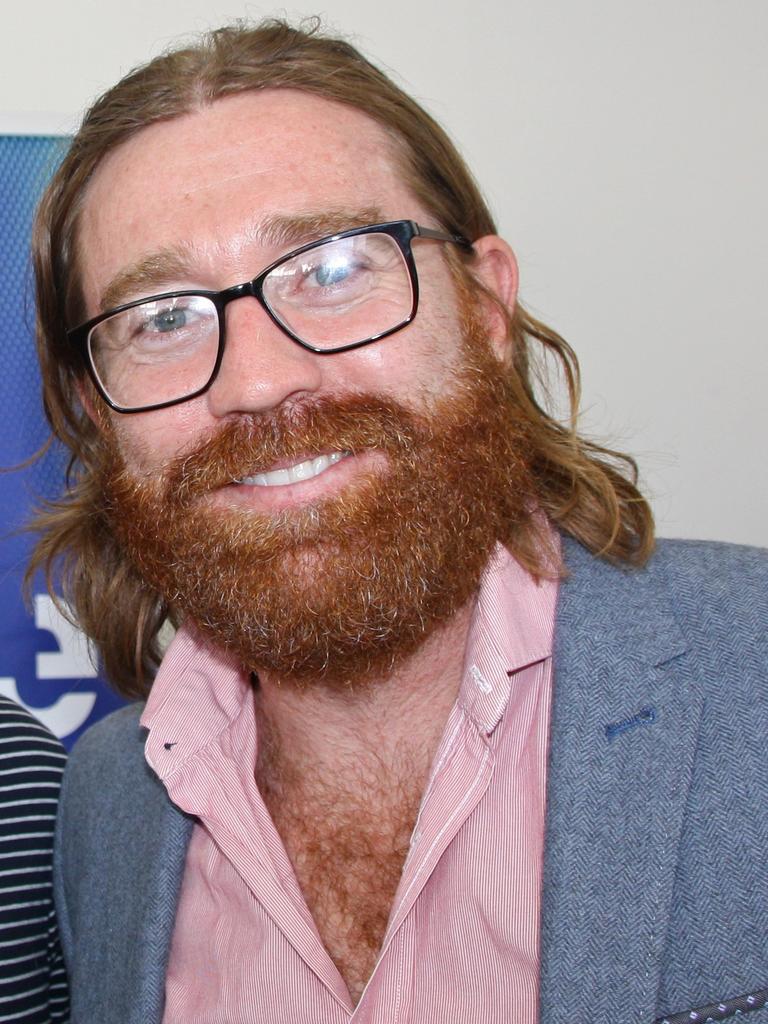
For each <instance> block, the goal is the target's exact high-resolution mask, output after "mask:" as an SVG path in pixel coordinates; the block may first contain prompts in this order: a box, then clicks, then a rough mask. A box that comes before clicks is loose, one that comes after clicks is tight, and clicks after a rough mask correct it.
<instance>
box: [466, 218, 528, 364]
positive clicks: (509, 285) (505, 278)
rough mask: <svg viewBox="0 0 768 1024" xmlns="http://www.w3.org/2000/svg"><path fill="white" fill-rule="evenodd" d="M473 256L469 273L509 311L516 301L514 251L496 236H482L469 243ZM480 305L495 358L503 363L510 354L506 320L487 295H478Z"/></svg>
mask: <svg viewBox="0 0 768 1024" xmlns="http://www.w3.org/2000/svg"><path fill="white" fill-rule="evenodd" d="M472 248H473V250H474V253H475V258H474V260H473V261H472V263H471V264H470V269H471V271H472V274H473V275H474V276H475V277H476V278H477V279H478V280H479V281H480V282H481V283H482V284H483V285H484V286H485V287H486V288H487V289H488V291H489V292H491V294H492V295H494V296H495V297H496V299H497V300H498V302H499V304H500V305H501V306H502V307H504V308H505V309H506V310H507V311H508V313H510V314H511V313H512V311H513V310H514V308H515V303H516V302H517V285H518V270H517V260H516V259H515V254H514V253H513V252H512V249H511V248H510V246H509V245H508V244H507V243H506V242H505V241H504V239H503V238H499V236H498V235H484V236H483V237H482V238H478V239H477V241H476V242H473V243H472ZM478 305H479V308H478V312H479V313H480V315H481V317H482V319H483V322H484V324H485V328H486V332H487V336H488V340H489V341H490V343H491V345H492V346H493V349H494V351H495V352H496V355H497V357H498V359H499V360H500V361H501V362H503V363H506V362H508V361H509V360H510V359H511V357H512V340H511V338H510V337H509V329H508V324H507V320H506V318H505V317H504V315H503V313H502V311H501V309H499V307H498V306H497V305H496V303H495V302H492V301H491V300H490V299H489V298H488V297H486V296H483V295H480V296H479V304H478Z"/></svg>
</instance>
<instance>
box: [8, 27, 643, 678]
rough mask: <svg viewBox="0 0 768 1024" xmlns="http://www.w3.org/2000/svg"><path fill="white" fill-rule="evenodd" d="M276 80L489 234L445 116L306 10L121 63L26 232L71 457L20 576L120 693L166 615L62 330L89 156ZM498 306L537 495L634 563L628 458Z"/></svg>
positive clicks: (435, 202)
mask: <svg viewBox="0 0 768 1024" xmlns="http://www.w3.org/2000/svg"><path fill="white" fill-rule="evenodd" d="M274 88H291V89H300V90H303V91H305V92H309V93H313V94H314V95H316V96H320V97H323V98H325V99H329V100H334V101H336V102H338V103H344V104H346V105H348V106H351V107H354V108H356V109H358V110H360V111H362V112H363V113H365V114H366V115H367V116H368V117H370V118H372V119H373V120H374V121H376V122H377V123H378V124H379V125H380V126H381V127H382V128H383V129H384V130H385V131H386V132H387V134H388V135H389V136H390V138H391V139H392V141H393V143H394V147H395V152H396V157H397V160H398V161H399V164H400V167H399V169H400V171H401V173H402V175H403V179H404V181H405V183H406V184H407V185H408V187H409V188H410V189H411V191H412V192H413V194H414V195H415V197H416V198H417V199H418V200H419V201H420V203H421V204H422V205H423V206H424V207H425V208H426V209H427V210H428V211H429V212H430V213H431V214H432V215H433V217H434V218H435V221H436V222H437V223H438V224H440V225H442V227H443V228H444V229H445V230H446V231H449V232H451V233H454V234H458V235H463V236H464V237H465V238H469V239H475V238H480V237H482V236H483V235H487V234H493V233H495V232H496V228H495V225H494V222H493V218H492V217H491V214H490V212H489V210H488V207H487V205H486V203H485V201H484V200H483V197H482V195H481V194H480V191H479V189H478V187H477V185H476V183H475V181H474V179H473V177H472V175H471V173H470V172H469V169H468V168H467V166H466V164H465V163H464V161H463V160H462V158H461V156H460V155H459V153H458V152H457V150H456V148H455V146H454V145H453V143H452V142H451V141H450V139H449V138H448V136H447V135H446V133H445V132H444V131H443V129H442V128H441V127H440V126H439V125H438V124H437V123H436V122H435V121H434V120H433V119H432V118H431V117H430V116H429V114H427V113H426V112H425V111H424V110H423V109H422V108H421V107H420V106H419V105H418V104H417V103H416V102H415V101H414V100H412V99H411V98H410V97H409V96H407V95H406V94H405V93H404V92H403V91H402V90H401V89H400V88H399V87H398V86H397V85H395V83H394V82H392V81H391V80H390V79H389V78H388V77H387V76H386V75H384V74H383V73H382V72H381V71H380V70H378V69H377V68H376V67H374V66H373V65H372V64H371V63H370V62H369V61H368V60H366V59H365V58H364V57H363V56H362V55H361V54H360V53H359V52H358V51H357V50H356V49H355V48H354V47H353V46H351V45H350V44H349V43H347V42H346V41H344V40H342V39H338V38H332V37H329V36H327V35H324V34H323V33H322V32H321V31H320V30H319V25H318V24H317V23H316V22H311V23H309V24H304V25H302V26H301V27H293V26H291V25H289V24H287V23H285V22H283V21H277V20H269V21H266V22H263V23H261V24H259V25H256V26H253V25H246V24H242V25H241V24H236V25H233V26H229V27H226V28H222V29H219V30H217V31H214V32H211V33H209V34H207V35H205V36H203V37H201V38H200V39H199V40H196V41H195V42H194V44H193V45H189V46H184V47H182V48H179V49H176V50H173V51H171V52H168V53H166V54H164V55H162V56H160V57H157V58H156V59H154V60H152V61H150V62H149V63H148V64H146V65H144V66H143V67H140V68H138V69H137V70H135V71H133V72H132V73H131V74H129V75H128V76H127V77H125V78H124V79H122V81H120V82H119V83H118V84H117V85H116V86H114V88H112V89H110V90H109V91H108V92H106V93H105V94H104V95H103V96H102V97H101V98H99V99H98V100H97V101H96V103H95V104H94V105H93V106H92V107H91V109H90V110H89V111H88V112H87V113H86V115H85V118H84V120H83V123H82V126H81V128H80V130H79V131H78V132H77V134H76V135H75V137H74V139H73V141H72V144H71V147H70V149H69V151H68V153H67V155H66V156H65V158H64V160H63V162H62V164H61V165H60V167H59V168H58V171H57V172H56V174H55V176H54V178H53V180H52V181H51V183H50V185H49V187H48V189H47V191H46V193H45V195H44V197H43V199H42V202H41V204H40V207H39V210H38V213H37V218H36V222H35V227H34V234H33V259H34V269H35V275H36V287H37V345H38V352H39V358H40V365H41V369H42V380H43V400H44V406H45V412H46V416H47V418H48V421H49V423H50V426H51V429H52V432H53V435H54V436H55V437H56V438H58V439H59V441H61V442H62V443H63V444H64V445H65V446H66V448H67V449H68V450H69V453H70V459H69V467H68V473H67V481H66V490H65V493H64V495H63V497H62V498H61V499H60V500H58V501H55V502H51V503H48V504H47V505H46V506H45V507H44V508H43V509H41V510H40V512H39V514H38V515H37V517H36V519H35V521H34V523H33V524H32V528H33V529H34V530H35V531H37V532H38V534H39V537H38V540H37V543H36V546H35V549H34V552H33V556H32V560H31V565H30V569H29V575H28V579H31V578H32V575H33V574H34V573H35V572H36V571H37V570H38V569H42V570H44V572H45V574H46V578H47V581H48V587H49V589H50V590H51V592H52V593H54V594H60V595H61V599H63V602H64V603H63V605H62V608H63V609H64V610H65V611H66V612H67V613H68V614H70V615H71V617H72V619H73V621H75V622H76V623H77V624H78V625H79V626H80V627H81V628H82V629H84V630H85V632H86V633H87V634H88V635H89V636H90V637H91V638H92V639H93V640H94V642H95V643H96V645H97V647H98V649H99V651H100V654H101V657H102V661H103V665H104V669H105V671H106V674H107V676H108V677H109V678H110V680H111V681H112V683H113V685H114V686H115V687H116V688H117V689H118V690H119V691H120V692H121V693H122V694H124V695H125V696H128V697H139V696H143V695H145V694H146V693H147V691H148V689H149V686H150V685H151V681H152V678H153V676H154V673H155V671H156V668H157V665H158V664H159V660H160V656H161V646H162V645H161V643H160V640H159V636H158V634H159V633H160V631H161V629H162V626H163V623H164V622H165V621H166V620H167V619H168V618H170V619H171V620H173V609H170V608H168V607H166V606H165V604H164V602H163V600H162V598H161V597H160V595H159V594H158V593H156V592H155V591H154V590H153V589H152V588H150V587H149V586H148V585H147V584H146V583H145V581H144V580H143V579H141V577H140V576H139V575H138V573H137V572H136V570H135V569H134V568H133V566H132V564H131V563H130V562H129V561H128V559H127V558H126V556H125V554H124V553H123V552H122V551H121V549H120V546H119V545H118V544H117V542H116V541H115V538H114V536H113V534H112V531H111V529H110V525H109V522H108V519H107V516H106V514H105V508H104V496H103V494H102V493H101V489H100V487H99V483H98V479H99V475H98V470H99V467H100V466H101V465H102V462H103V459H104V454H105V452H104V446H103V444H102V441H101V435H100V433H99V431H98V430H97V429H96V427H95V426H94V424H93V422H92V421H91V419H90V418H89V417H88V415H87V414H86V412H85V410H84V408H83V406H82V403H81V401H80V393H79V388H80V387H82V386H83V384H84V366H83V364H82V362H81V361H80V359H79V357H78V355H77V353H76V352H74V351H73V348H72V346H71V345H70V344H69V343H68V341H67V337H66V333H65V329H66V326H68V325H70V326H71V325H72V324H75V323H78V322H79V321H80V320H82V319H84V304H83V295H82V291H81V279H80V273H79V268H78V246H77V241H78V239H77V234H78V218H79V216H80V211H81V209H82V205H83V200H84V197H85V195H86V194H87V190H88V183H89V181H90V179H91V177H92V175H93V173H94V171H95V169H96V168H97V167H98V166H99V164H100V162H101V161H102V160H103V159H104V157H105V156H106V155H107V154H108V153H110V152H111V151H112V150H114V149H115V148H116V147H117V146H120V145H121V144H122V143H124V142H126V141H127V140H128V139H130V138H131V137H132V136H133V135H135V134H136V133H137V132H140V131H141V130H142V129H143V128H145V127H147V126H148V125H151V124H154V123H156V122H159V121H164V120H168V119H171V118H175V117H179V116H180V115H182V114H185V113H189V112H190V111H194V110H196V109H200V108H201V107H204V106H205V105H207V104H211V103H213V102H215V101H216V100H218V99H222V98H224V97H226V96H231V95H234V94H237V93H241V92H246V91H249V90H256V89H274ZM454 263H455V264H456V266H454V268H453V269H454V271H455V273H456V274H458V276H459V278H460V279H461V280H460V283H462V282H463V284H464V287H465V290H469V291H470V292H472V291H473V290H474V295H475V296H477V290H478V288H480V285H479V284H478V283H477V281H476V280H475V279H474V278H473V277H472V274H471V270H472V262H471V256H469V257H466V258H464V260H463V261H462V259H461V258H459V257H456V258H454ZM488 297H489V298H491V299H493V297H492V296H488ZM504 315H505V317H506V319H507V322H508V326H509V332H510V337H511V340H512V342H513V353H514V355H513V362H512V366H511V370H510V373H511V387H512V392H513V395H514V398H515V401H516V402H517V405H518V409H519V414H520V416H521V417H523V418H524V420H525V421H526V422H527V425H528V435H529V437H530V444H531V451H530V462H531V468H532V470H533V477H534V482H535V494H534V495H533V496H532V498H533V500H534V502H535V503H536V505H537V507H538V508H539V509H541V510H542V511H543V512H544V513H545V514H546V516H547V517H548V518H549V520H550V521H551V522H552V523H554V524H555V525H556V526H557V527H558V528H559V529H560V530H562V531H564V532H565V533H567V534H570V535H571V536H573V537H575V538H576V539H577V540H579V541H580V542H581V543H582V544H584V545H585V546H586V547H587V548H589V549H590V550H591V551H592V552H594V553H595V554H597V555H600V556H602V557H604V558H607V559H609V560H611V561H614V562H622V563H625V564H635V565H637V564H641V563H642V562H643V561H644V560H645V559H646V558H647V557H648V555H649V554H650V552H651V550H652V547H653V521H652V516H651V511H650V509H649V506H648V504H647V502H646V501H645V500H644V499H643V497H642V496H641V495H640V493H639V491H638V489H637V487H636V479H637V468H636V465H635V463H634V461H633V460H632V459H631V458H630V457H629V456H627V455H624V454H621V453H619V452H614V451H611V450H610V449H607V448H603V447H600V446H598V445H597V444H595V443H593V442H591V441H589V440H586V439H585V438H583V437H580V436H579V434H578V433H577V430H576V414H577V410H578V405H579V368H578V363H577V360H576V357H575V355H574V353H573V351H572V349H571V348H570V346H569V345H568V344H567V342H566V341H565V340H564V339H563V338H561V337H560V336H559V335H558V334H556V333H555V332H554V331H552V330H550V329H549V328H548V327H546V326H545V325H544V324H543V323H540V322H539V321H538V320H536V319H534V318H533V317H532V316H531V315H530V314H528V313H527V312H526V311H525V310H524V308H523V307H522V306H520V305H517V306H516V307H515V308H514V310H512V311H509V310H504ZM549 363H554V365H555V367H556V369H557V372H558V373H559V375H560V376H561V377H562V379H563V380H564V381H565V385H566V388H567V391H568V396H569V401H570V416H569V417H567V418H566V420H565V421H564V422H561V421H560V420H559V419H557V418H555V417H554V416H553V415H551V414H550V413H549V412H548V411H547V409H546V408H545V406H546V405H547V404H549V403H548V395H547V393H546V375H545V374H544V373H543V372H542V368H543V367H545V365H546V364H549ZM539 533H540V531H539V530H538V529H537V527H536V523H535V522H533V521H532V522H531V523H530V524H529V525H528V527H524V528H522V529H521V530H519V531H518V533H517V534H516V536H515V537H514V539H513V542H512V544H511V547H512V551H513V554H514V555H515V556H516V557H517V558H518V560H520V561H521V562H522V563H523V564H524V565H525V566H526V567H528V568H529V569H530V570H531V571H533V572H534V573H542V572H545V571H547V570H546V566H545V565H544V564H543V561H542V558H543V556H542V547H541V539H540V536H539Z"/></svg>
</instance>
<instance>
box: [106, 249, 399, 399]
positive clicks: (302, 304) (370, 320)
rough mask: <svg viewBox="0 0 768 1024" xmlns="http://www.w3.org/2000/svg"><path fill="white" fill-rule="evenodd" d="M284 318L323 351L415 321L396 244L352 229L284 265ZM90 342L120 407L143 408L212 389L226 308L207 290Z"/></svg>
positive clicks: (156, 304)
mask: <svg viewBox="0 0 768 1024" xmlns="http://www.w3.org/2000/svg"><path fill="white" fill-rule="evenodd" d="M262 294H263V299H264V302H265V304H266V305H267V306H268V307H269V309H270V311H271V313H272V315H273V316H274V317H275V319H276V320H277V321H278V322H279V323H280V324H282V325H283V326H284V327H285V328H286V329H287V330H288V331H289V332H290V333H291V334H293V335H295V336H296V337H297V338H299V339H300V340H301V341H302V342H304V343H305V344H307V345H310V346H312V347H314V348H317V349H320V350H329V349H335V348H340V347H343V346H346V345H352V344H355V343H358V342H363V341H367V340H368V339H372V338H375V337H377V336H378V335H380V334H383V333H385V332H387V331H391V330H392V329H393V328H396V327H398V326H400V325H402V324H403V323H405V322H406V321H407V320H408V318H409V317H410V314H411V311H412V308H413V291H412V286H411V277H410V274H409V271H408V267H407V265H406V262H405V258H404V256H403V253H402V251H401V249H400V247H399V245H398V244H397V242H396V241H395V240H394V239H393V238H391V237H390V236H389V235H385V234H377V233H370V234H362V235H353V236H351V237H349V238H341V239H337V240H335V241H329V242H326V243H324V244H323V245H318V246H316V247H314V248H312V249H309V250H307V251H306V252H303V253H299V254H298V255H296V256H293V257H291V258H290V259H287V260H285V261H284V262H282V263H280V264H278V266H276V267H274V268H273V269H272V270H271V271H270V273H269V274H268V275H267V276H266V278H265V279H264V281H263V284H262ZM88 348H89V352H90V356H91V361H92V364H93V367H94V370H95V373H96V375H97V377H98V379H99V382H100V384H101V386H102V387H103V389H104V391H105V392H106V393H107V395H108V396H109V398H110V399H111V400H112V402H114V404H115V405H118V406H121V407H123V408H128V409H130V408H142V407H145V406H149V405H156V404H157V405H159V404H161V403H162V402H170V401H173V400H175V399H180V398H183V397H186V396H188V395H191V394H193V393H194V392H196V391H199V390H200V389H201V388H204V387H205V386H206V384H207V383H208V381H209V380H210V377H211V375H212V373H213V371H214V368H215V366H216V359H217V356H218V349H219V314H218V310H217V308H216V304H215V303H214V301H213V300H212V299H211V298H209V297H207V296H204V295H176V296H171V297H166V298H164V299H155V300H152V301H147V302H142V303H140V304H138V305H136V306H133V307H131V308H130V309H126V310H122V311H121V312H119V313H116V314H115V315H114V316H112V317H109V318H108V319H106V320H104V321H102V322H101V323H100V324H98V325H97V326H96V327H95V328H94V329H93V330H92V331H91V333H90V335H89V338H88Z"/></svg>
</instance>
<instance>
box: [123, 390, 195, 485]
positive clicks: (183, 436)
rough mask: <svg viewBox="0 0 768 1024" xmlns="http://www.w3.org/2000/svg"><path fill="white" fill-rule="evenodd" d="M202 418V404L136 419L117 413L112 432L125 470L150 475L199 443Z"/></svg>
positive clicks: (162, 410)
mask: <svg viewBox="0 0 768 1024" xmlns="http://www.w3.org/2000/svg"><path fill="white" fill-rule="evenodd" d="M203 416H204V409H203V408H202V407H201V403H198V402H188V403H184V404H182V405H178V406H172V407H171V408H170V409H158V410H157V411H156V412H146V413H137V414H136V415H135V416H121V415H120V414H116V415H115V416H114V418H113V420H112V429H113V431H114V435H115V440H116V442H117V445H118V447H119V449H120V452H121V453H122V456H123V458H124V460H125V463H126V465H127V466H128V468H129V469H131V470H134V471H135V472H138V473H144V474H149V473H152V472H154V471H156V470H158V469H160V468H162V467H163V466H165V465H166V464H167V463H168V462H170V461H171V460H172V459H173V458H175V457H176V456H177V455H179V454H180V453H181V452H182V451H184V450H185V449H189V448H192V447H194V446H195V445H196V444H198V443H199V441H200V440H202V437H203V434H204V433H205V432H206V430H205V425H204V423H203V422H202V418H203Z"/></svg>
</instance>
